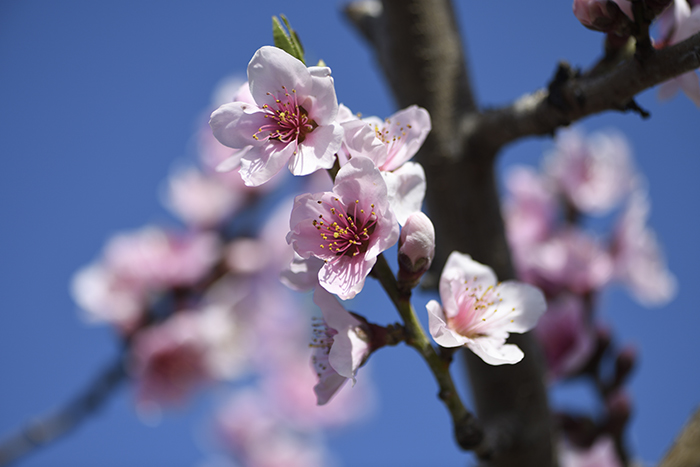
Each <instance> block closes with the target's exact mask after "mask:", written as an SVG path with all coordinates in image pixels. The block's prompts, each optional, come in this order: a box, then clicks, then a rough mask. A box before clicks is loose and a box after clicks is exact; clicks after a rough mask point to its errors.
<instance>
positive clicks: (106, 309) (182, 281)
mask: <svg viewBox="0 0 700 467" xmlns="http://www.w3.org/2000/svg"><path fill="white" fill-rule="evenodd" d="M218 252H219V242H218V240H217V239H216V237H215V236H214V235H213V234H208V233H206V234H205V233H200V234H176V233H173V232H167V231H164V230H162V229H159V228H156V227H146V228H143V229H141V230H138V231H135V232H129V233H122V234H119V235H116V236H114V237H113V238H111V239H110V240H109V242H108V243H107V246H106V247H105V251H104V257H103V259H102V260H101V261H99V262H96V263H94V264H92V265H90V266H87V267H85V268H83V269H81V270H80V271H78V272H77V273H76V274H75V276H74V277H73V281H72V284H71V292H72V295H73V298H74V300H75V301H76V302H77V303H78V305H79V306H80V307H81V308H82V309H83V310H84V311H86V312H87V318H88V320H90V321H106V322H109V323H112V324H114V325H116V326H118V327H119V328H120V329H121V330H122V331H125V332H129V331H130V330H131V329H132V328H133V327H134V326H136V325H137V324H138V322H139V320H140V319H141V317H142V316H143V313H144V311H145V310H146V309H147V307H148V302H149V295H150V294H152V293H153V292H159V291H163V290H166V289H169V288H171V287H178V286H186V285H192V284H194V283H196V282H197V281H199V280H200V279H201V278H202V277H203V276H204V275H205V274H206V273H207V272H208V271H209V270H210V268H211V267H212V265H213V264H214V262H215V261H216V260H217V259H218Z"/></svg>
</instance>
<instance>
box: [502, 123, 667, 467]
mask: <svg viewBox="0 0 700 467" xmlns="http://www.w3.org/2000/svg"><path fill="white" fill-rule="evenodd" d="M506 188H507V191H508V196H507V198H506V200H505V202H504V206H503V213H504V219H505V223H506V232H507V236H508V240H509V243H510V246H511V250H512V254H513V259H514V262H515V266H516V269H517V274H518V276H519V277H520V278H521V279H522V280H524V281H525V282H528V283H530V284H533V285H536V286H537V287H539V288H540V289H541V290H542V291H543V292H544V294H545V296H546V299H547V304H548V307H547V312H546V313H545V314H544V315H543V317H542V319H541V320H540V321H539V323H538V325H537V327H536V328H535V335H536V336H537V337H538V339H539V341H540V343H541V344H542V347H543V350H544V354H545V357H546V362H547V367H548V375H549V380H550V383H556V382H557V381H561V380H564V379H570V378H574V377H581V376H583V377H593V378H595V379H596V380H597V381H599V383H598V387H599V389H600V397H601V398H602V406H603V407H606V409H605V410H607V411H608V412H607V414H606V416H607V417H608V418H610V419H615V417H618V418H620V419H624V420H626V419H627V417H628V416H629V401H628V400H627V397H628V396H627V395H626V393H625V391H624V388H623V387H622V384H623V382H624V380H625V379H626V377H627V375H628V374H629V372H630V370H631V367H632V366H633V361H634V352H633V351H632V350H631V349H629V348H627V349H625V348H623V349H622V350H614V351H611V350H610V347H611V336H610V333H609V331H607V330H606V329H605V328H604V327H603V326H602V325H600V324H599V323H597V320H596V317H595V308H596V307H595V305H596V299H597V297H598V296H599V295H600V293H601V292H602V291H603V289H604V288H605V287H607V286H610V285H612V284H615V283H617V284H621V285H623V286H625V287H626V288H627V289H628V290H629V291H630V293H631V294H632V297H634V298H635V299H636V300H637V301H638V302H640V303H641V304H643V305H646V306H660V305H664V304H666V303H668V302H669V301H670V300H672V299H673V297H674V295H675V293H676V280H675V278H674V276H673V275H672V274H671V272H669V270H668V267H667V265H666V261H665V259H664V256H663V252H662V250H661V248H660V245H659V243H658V241H657V238H656V235H655V233H654V232H653V231H652V230H651V228H650V227H649V226H648V217H649V201H648V188H647V185H646V183H645V181H644V178H643V177H642V176H641V175H640V174H639V173H638V172H637V171H636V169H635V167H634V164H633V160H632V155H631V150H630V147H629V145H628V143H627V141H626V140H625V139H624V138H623V137H622V136H621V135H620V134H618V133H615V132H613V131H601V132H598V133H594V134H592V135H590V136H584V135H583V134H582V133H580V132H578V131H575V130H570V131H566V132H563V133H562V134H560V135H558V137H557V139H556V142H555V145H554V147H553V148H552V150H551V151H550V152H549V153H547V154H546V155H545V157H544V160H543V163H542V167H541V170H540V171H536V170H534V169H533V168H531V167H525V166H516V167H513V168H512V169H511V171H510V173H509V174H508V176H507V179H506ZM593 218H600V219H601V220H603V219H607V220H609V222H610V224H611V227H610V229H609V231H608V234H607V235H603V233H601V232H598V233H594V232H593V231H592V230H591V229H590V228H585V226H587V225H589V224H590V222H589V219H593ZM611 353H612V355H611ZM608 358H611V359H612V360H613V361H614V365H613V366H614V368H615V371H614V374H613V375H612V377H610V376H602V373H603V372H604V371H603V370H602V366H604V365H605V360H606V359H608ZM606 379H607V381H605V380H606ZM601 380H603V381H605V382H602V383H601V382H600V381H601ZM561 417H562V420H564V421H563V422H562V423H563V424H564V425H565V426H567V427H568V428H569V430H570V431H572V430H573V431H576V430H578V429H582V428H581V426H582V424H583V423H584V421H582V420H579V419H576V420H574V419H571V418H570V416H569V415H566V414H562V415H561ZM606 430H607V429H605V428H604V427H601V431H600V432H599V433H598V432H596V433H595V436H594V437H591V436H590V433H589V435H588V436H587V437H586V439H587V440H588V441H587V442H586V443H584V446H581V445H578V446H576V445H573V446H570V443H564V447H565V452H569V451H566V449H569V448H568V447H570V448H571V449H573V450H574V451H575V452H579V453H580V452H582V450H583V451H585V449H584V448H586V449H587V448H590V447H591V444H592V443H593V442H594V441H596V440H597V441H598V444H596V445H595V446H594V447H593V448H592V449H593V451H591V453H593V452H595V453H598V454H600V453H602V452H604V451H605V452H607V451H609V449H607V448H609V447H610V446H611V445H613V444H615V443H617V444H616V445H618V446H619V445H620V443H621V436H622V435H621V433H620V432H615V433H611V432H610V431H609V430H607V431H606ZM564 431H565V432H566V430H564ZM569 434H571V433H569ZM573 438H575V439H580V436H578V437H577V436H573ZM613 438H614V439H615V443H613V442H612V441H611V440H612V439H613ZM567 446H568V447H567ZM604 446H605V447H606V449H603V447H604ZM611 453H612V454H611V456H612V459H614V462H612V461H611V462H609V463H608V462H606V463H604V464H601V465H618V464H617V462H618V461H617V460H616V459H618V458H617V457H616V456H618V453H616V452H615V451H614V450H613V451H611ZM598 454H596V455H598ZM591 455H593V454H591ZM600 455H603V454H600ZM566 456H568V457H566V458H567V459H569V460H567V461H564V460H562V464H563V465H570V464H571V465H578V464H576V462H575V461H574V460H573V459H578V458H579V457H577V456H579V454H571V455H569V454H566ZM581 456H583V454H581ZM581 459H583V457H581ZM601 462H602V461H601ZM620 465H621V464H620Z"/></svg>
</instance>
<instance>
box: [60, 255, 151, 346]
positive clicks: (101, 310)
mask: <svg viewBox="0 0 700 467" xmlns="http://www.w3.org/2000/svg"><path fill="white" fill-rule="evenodd" d="M71 295H72V296H73V300H75V302H76V303H77V304H78V306H79V307H80V308H81V310H83V311H84V312H85V314H84V316H85V319H86V320H87V321H88V322H91V323H96V322H107V323H110V324H112V325H114V326H117V327H118V328H120V330H122V331H123V332H126V333H128V332H130V331H131V330H132V329H134V328H135V327H136V325H137V324H138V323H139V321H140V319H141V318H142V317H143V314H144V311H145V309H146V306H147V305H146V304H147V301H148V300H147V296H146V293H145V291H144V289H143V288H142V287H140V286H139V285H137V284H133V283H132V282H129V281H126V280H123V279H121V278H120V277H119V276H118V275H116V274H114V272H113V271H111V270H110V269H109V268H107V267H105V266H104V265H102V264H91V265H89V266H85V267H84V268H81V269H80V270H79V271H78V272H76V273H75V275H74V276H73V279H72V281H71Z"/></svg>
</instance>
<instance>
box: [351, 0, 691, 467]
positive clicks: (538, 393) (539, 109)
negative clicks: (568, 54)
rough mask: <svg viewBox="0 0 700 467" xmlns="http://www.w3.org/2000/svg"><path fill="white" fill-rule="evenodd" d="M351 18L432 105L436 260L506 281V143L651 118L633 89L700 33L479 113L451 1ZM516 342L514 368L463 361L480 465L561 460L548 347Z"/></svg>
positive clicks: (359, 10) (372, 7)
mask: <svg viewBox="0 0 700 467" xmlns="http://www.w3.org/2000/svg"><path fill="white" fill-rule="evenodd" d="M346 14H347V16H348V18H349V19H350V20H351V21H352V22H353V24H354V25H355V26H356V27H357V28H358V30H359V31H360V32H361V33H362V34H363V35H364V37H365V38H366V39H367V40H368V41H369V42H370V43H371V45H372V47H373V48H374V50H375V52H376V57H377V60H378V62H379V64H380V65H381V68H382V70H383V72H384V74H385V76H386V78H387V80H388V81H389V84H390V87H391V89H392V90H393V93H394V97H395V99H396V102H397V104H398V106H399V107H400V108H403V107H407V106H409V105H411V104H417V105H420V106H422V107H424V108H426V109H427V110H428V112H430V115H431V119H432V126H433V130H432V132H431V134H430V135H429V137H428V138H427V140H426V142H425V144H424V146H423V148H422V149H421V151H420V153H419V154H418V156H417V157H416V159H417V160H418V161H419V162H420V163H421V164H422V165H423V167H424V168H425V171H426V177H427V180H428V192H427V205H428V211H429V214H430V216H431V219H432V220H433V223H434V224H435V230H436V243H437V247H438V250H437V255H436V259H435V262H434V265H435V266H436V268H437V270H440V269H441V268H442V265H443V264H444V261H445V259H446V258H447V255H448V254H449V253H450V252H451V251H453V250H458V251H461V252H463V253H468V254H470V255H472V257H474V259H476V260H477V261H480V262H483V263H486V264H488V265H490V266H491V267H493V268H494V270H495V271H496V274H497V275H498V277H499V279H501V280H507V279H511V278H513V277H514V271H513V266H512V262H511V258H510V253H509V250H508V245H507V243H506V238H505V231H504V226H503V220H502V218H501V213H500V200H499V197H498V192H497V187H496V180H495V177H494V161H495V158H496V156H497V154H498V152H499V151H500V149H501V148H502V147H503V146H505V145H507V144H508V143H510V142H512V141H515V140H517V139H520V138H523V137H527V136H534V135H546V134H552V133H553V132H554V131H555V130H556V129H557V128H558V127H561V126H566V125H568V124H570V123H571V122H574V121H576V120H579V119H581V118H584V117H586V116H588V115H592V114H595V113H599V112H603V111H605V110H618V111H626V110H633V111H637V112H640V113H642V114H643V111H642V110H641V109H639V108H638V107H637V106H636V103H635V102H634V96H635V95H636V94H637V93H639V92H641V91H643V90H645V89H647V88H649V87H651V86H654V85H656V84H658V83H661V82H663V81H665V80H667V79H669V78H671V77H674V76H677V75H679V74H682V73H684V72H687V71H690V70H693V69H695V68H698V67H700V34H697V35H695V36H693V37H692V38H690V39H688V40H687V41H685V42H684V43H681V44H678V45H675V46H673V47H669V48H666V49H663V50H659V51H653V50H652V51H647V53H646V54H644V56H643V59H641V60H640V59H637V58H635V57H630V58H628V59H627V60H625V61H622V62H621V63H620V64H618V65H617V66H615V67H612V68H611V69H609V70H607V71H603V72H591V73H588V74H577V73H574V72H573V71H571V70H570V69H569V68H568V67H566V66H561V67H560V69H559V72H558V73H557V76H556V78H555V79H554V80H553V82H552V83H550V85H549V86H548V88H547V89H541V90H538V91H536V92H534V93H532V94H529V95H526V96H523V97H522V98H520V99H518V100H517V101H516V102H514V103H513V104H511V105H508V106H506V107H503V108H497V109H492V110H487V111H483V112H481V111H479V109H478V108H477V104H476V100H475V97H474V96H473V94H472V91H471V86H470V83H469V72H468V68H467V61H466V58H465V54H464V52H463V50H462V39H461V38H460V35H459V31H458V26H457V24H456V22H455V14H454V10H453V7H452V4H451V3H450V2H449V1H448V0H383V1H382V2H381V4H380V3H379V2H378V1H358V2H356V3H354V4H351V5H349V6H348V8H347V9H346ZM511 342H513V343H515V344H517V345H518V346H520V347H521V348H522V349H523V351H524V352H525V355H526V358H525V359H524V360H523V361H522V362H520V363H518V364H517V365H504V366H499V367H494V366H490V365H486V364H484V363H483V362H482V361H481V360H479V359H478V358H476V357H474V356H473V355H471V354H470V355H467V356H466V359H465V360H466V362H467V368H468V371H469V378H470V385H471V387H472V392H473V394H474V403H475V405H476V412H477V415H478V417H479V420H480V422H481V424H482V425H483V427H484V430H485V438H484V442H483V443H482V445H481V446H480V448H479V449H477V452H478V453H479V454H480V455H481V456H482V460H483V463H484V465H490V466H513V465H522V466H530V465H532V466H542V467H546V466H551V465H555V464H556V460H555V456H554V449H553V438H552V433H553V432H552V426H551V421H550V414H549V408H548V403H547V393H546V388H545V384H544V365H543V360H542V357H541V352H540V349H539V348H538V346H537V343H536V342H535V341H534V339H533V338H532V337H530V335H529V334H525V335H516V336H513V337H512V338H511Z"/></svg>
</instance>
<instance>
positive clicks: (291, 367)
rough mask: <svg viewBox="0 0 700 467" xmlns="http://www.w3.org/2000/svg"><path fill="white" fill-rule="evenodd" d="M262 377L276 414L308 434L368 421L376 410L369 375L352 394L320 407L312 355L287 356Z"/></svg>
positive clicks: (265, 390)
mask: <svg viewBox="0 0 700 467" xmlns="http://www.w3.org/2000/svg"><path fill="white" fill-rule="evenodd" d="M304 350H308V349H304ZM315 350H316V349H314V351H315ZM262 376H263V378H262V381H261V383H262V388H263V390H264V394H265V395H267V397H268V399H269V401H270V405H271V406H273V407H274V409H275V412H276V413H279V414H280V415H283V416H284V418H285V419H286V420H288V421H289V422H290V423H293V424H294V425H295V426H299V427H301V428H303V429H305V430H313V429H320V428H339V427H343V426H345V425H349V424H351V423H353V422H357V421H359V420H361V419H363V418H366V417H367V416H368V415H369V414H370V413H371V411H372V409H373V408H374V403H375V401H374V392H373V388H372V385H371V378H369V379H368V378H367V377H368V376H370V375H368V374H367V373H366V372H365V373H363V375H362V376H363V378H362V380H361V381H360V383H359V384H357V385H355V386H353V389H352V391H341V392H339V393H337V394H335V395H334V396H333V398H332V400H331V401H329V402H328V403H327V404H324V405H319V404H318V396H317V395H316V393H315V391H314V390H313V387H314V386H315V385H316V384H317V383H318V382H319V381H318V376H317V374H316V373H315V372H311V371H309V355H308V352H305V351H296V352H295V351H290V352H287V353H286V354H285V356H284V357H283V358H281V359H280V361H279V362H276V365H274V366H273V367H271V368H269V369H266V371H265V372H264V373H263V374H262Z"/></svg>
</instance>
